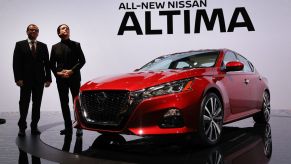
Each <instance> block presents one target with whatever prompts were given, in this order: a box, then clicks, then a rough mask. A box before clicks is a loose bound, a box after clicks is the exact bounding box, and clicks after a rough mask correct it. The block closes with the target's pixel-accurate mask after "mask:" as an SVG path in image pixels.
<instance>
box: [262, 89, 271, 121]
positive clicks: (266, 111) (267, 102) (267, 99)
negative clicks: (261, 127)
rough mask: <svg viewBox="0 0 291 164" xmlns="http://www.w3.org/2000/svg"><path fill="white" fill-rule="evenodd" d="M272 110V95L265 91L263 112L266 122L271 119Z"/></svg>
mask: <svg viewBox="0 0 291 164" xmlns="http://www.w3.org/2000/svg"><path fill="white" fill-rule="evenodd" d="M270 111H271V105H270V95H269V94H268V93H267V92H265V93H264V96H263V112H264V117H265V120H266V122H268V121H269V119H270Z"/></svg>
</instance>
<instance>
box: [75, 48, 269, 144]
mask: <svg viewBox="0 0 291 164" xmlns="http://www.w3.org/2000/svg"><path fill="white" fill-rule="evenodd" d="M75 113H76V120H77V122H76V123H77V124H75V125H76V127H79V128H82V129H87V130H93V131H97V132H100V133H112V134H114V133H115V134H116V133H121V134H134V135H139V136H146V135H161V134H185V133H196V134H199V135H198V136H199V138H200V140H201V142H202V143H204V144H208V145H213V144H216V143H217V142H218V141H219V139H220V136H221V132H222V126H223V124H226V123H230V122H233V121H237V120H240V119H243V118H247V117H251V116H252V117H253V118H254V120H255V122H258V123H266V122H268V121H269V119H270V91H269V88H268V86H267V80H266V79H265V78H263V77H262V76H260V74H259V73H258V72H257V70H256V69H255V68H254V66H253V65H252V63H251V62H250V61H248V60H247V59H246V58H244V57H243V56H241V55H240V54H238V53H236V52H234V51H231V50H228V49H218V50H199V51H188V52H181V53H175V54H170V55H165V56H161V57H158V58H156V59H154V60H152V61H151V62H149V63H147V64H146V65H144V66H143V67H141V68H140V69H138V70H135V71H134V72H132V73H128V74H121V75H116V76H108V77H100V78H96V79H93V80H91V81H89V82H87V83H85V84H84V85H83V86H82V87H81V89H80V95H79V97H77V98H76V99H75Z"/></svg>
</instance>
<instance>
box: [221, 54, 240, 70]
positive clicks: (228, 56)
mask: <svg viewBox="0 0 291 164" xmlns="http://www.w3.org/2000/svg"><path fill="white" fill-rule="evenodd" d="M230 61H237V58H236V55H235V54H234V53H233V52H231V51H227V52H226V53H225V55H224V58H223V63H222V66H223V67H225V65H226V64H227V63H228V62H230Z"/></svg>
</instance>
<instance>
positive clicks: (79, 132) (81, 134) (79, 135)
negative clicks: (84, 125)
mask: <svg viewBox="0 0 291 164" xmlns="http://www.w3.org/2000/svg"><path fill="white" fill-rule="evenodd" d="M76 136H77V137H81V136H83V129H77V131H76Z"/></svg>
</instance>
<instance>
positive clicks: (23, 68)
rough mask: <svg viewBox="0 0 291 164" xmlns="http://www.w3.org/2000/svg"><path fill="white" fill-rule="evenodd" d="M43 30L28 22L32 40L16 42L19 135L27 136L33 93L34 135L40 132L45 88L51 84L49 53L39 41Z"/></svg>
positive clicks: (15, 67) (15, 68)
mask: <svg viewBox="0 0 291 164" xmlns="http://www.w3.org/2000/svg"><path fill="white" fill-rule="evenodd" d="M38 33H39V29H38V27H37V26H36V25H35V24H30V25H28V27H27V29H26V34H27V36H28V39H26V40H22V41H19V42H17V43H16V45H15V49H14V54H13V71H14V79H15V82H16V85H17V86H19V87H20V101H19V112H20V118H19V121H18V126H19V133H18V135H19V136H21V137H23V136H25V129H26V128H27V124H26V117H27V113H28V108H29V103H30V98H31V96H32V117H31V118H32V121H31V124H30V127H31V134H32V135H39V134H40V133H41V132H40V131H39V130H38V128H37V124H38V121H39V118H40V106H41V100H42V94H43V89H44V86H45V87H49V86H50V83H51V73H50V68H49V54H48V49H47V46H46V44H44V43H42V42H40V41H37V40H36V38H37V37H38Z"/></svg>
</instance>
